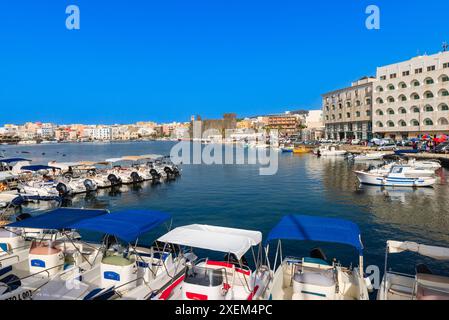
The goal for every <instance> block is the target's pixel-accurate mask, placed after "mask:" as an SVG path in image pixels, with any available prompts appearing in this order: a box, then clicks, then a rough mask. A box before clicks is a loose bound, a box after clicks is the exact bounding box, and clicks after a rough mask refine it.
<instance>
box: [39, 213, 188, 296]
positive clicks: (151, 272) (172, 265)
mask: <svg viewBox="0 0 449 320" xmlns="http://www.w3.org/2000/svg"><path fill="white" fill-rule="evenodd" d="M169 221H171V216H170V215H168V214H166V213H163V212H159V211H152V210H124V211H118V212H113V213H110V214H107V215H102V216H97V217H93V218H90V219H85V220H82V221H76V222H74V223H72V224H70V227H71V228H74V229H76V230H80V231H89V232H95V233H101V234H105V235H107V236H105V237H104V238H103V241H102V246H101V249H100V250H99V251H100V254H99V256H100V258H98V259H97V260H96V263H95V264H94V265H92V266H91V267H90V268H85V270H83V271H80V272H79V273H77V274H74V273H72V276H71V278H67V277H64V276H58V277H55V278H54V279H52V280H51V281H49V282H48V283H47V284H45V285H44V286H42V287H41V288H40V289H39V290H37V292H35V293H34V294H33V299H45V300H46V299H52V300H54V299H55V300H106V299H130V300H131V299H136V300H147V299H152V298H153V297H154V296H155V295H156V292H157V291H158V290H159V289H160V288H162V287H164V286H165V285H166V284H167V283H169V282H170V281H171V279H173V278H174V277H178V276H179V275H180V274H182V273H183V272H184V268H185V259H184V258H183V257H176V256H175V249H174V248H172V247H170V246H169V245H161V246H160V245H159V244H158V243H157V242H156V243H155V244H154V245H153V246H149V247H144V246H138V245H137V244H138V239H139V238H141V237H143V236H144V235H145V234H146V233H148V232H150V231H153V230H155V229H156V228H158V227H159V226H161V225H163V224H166V225H167V228H169V227H170V223H169ZM67 281H69V282H73V283H76V286H75V287H73V286H72V287H67V285H66V283H67Z"/></svg>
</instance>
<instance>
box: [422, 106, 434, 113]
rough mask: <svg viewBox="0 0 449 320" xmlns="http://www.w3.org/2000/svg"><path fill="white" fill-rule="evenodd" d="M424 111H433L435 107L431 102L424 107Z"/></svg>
mask: <svg viewBox="0 0 449 320" xmlns="http://www.w3.org/2000/svg"><path fill="white" fill-rule="evenodd" d="M424 111H425V112H433V107H432V106H431V105H430V104H428V105H426V106H425V107H424Z"/></svg>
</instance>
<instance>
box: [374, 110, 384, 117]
mask: <svg viewBox="0 0 449 320" xmlns="http://www.w3.org/2000/svg"><path fill="white" fill-rule="evenodd" d="M376 114H377V115H378V116H383V115H384V112H383V111H382V110H380V109H377V110H376Z"/></svg>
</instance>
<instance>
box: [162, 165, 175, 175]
mask: <svg viewBox="0 0 449 320" xmlns="http://www.w3.org/2000/svg"><path fill="white" fill-rule="evenodd" d="M164 171H165V173H166V174H167V176H169V175H173V170H172V169H171V168H170V167H165V168H164Z"/></svg>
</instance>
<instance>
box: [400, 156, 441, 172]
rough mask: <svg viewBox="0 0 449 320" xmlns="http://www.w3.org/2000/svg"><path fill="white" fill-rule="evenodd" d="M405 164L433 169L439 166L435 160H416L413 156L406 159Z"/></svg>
mask: <svg viewBox="0 0 449 320" xmlns="http://www.w3.org/2000/svg"><path fill="white" fill-rule="evenodd" d="M407 165H409V166H412V167H415V168H422V169H430V170H434V171H436V170H438V169H440V168H441V163H440V162H439V161H437V160H416V159H415V158H413V159H409V160H408V161H407Z"/></svg>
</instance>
